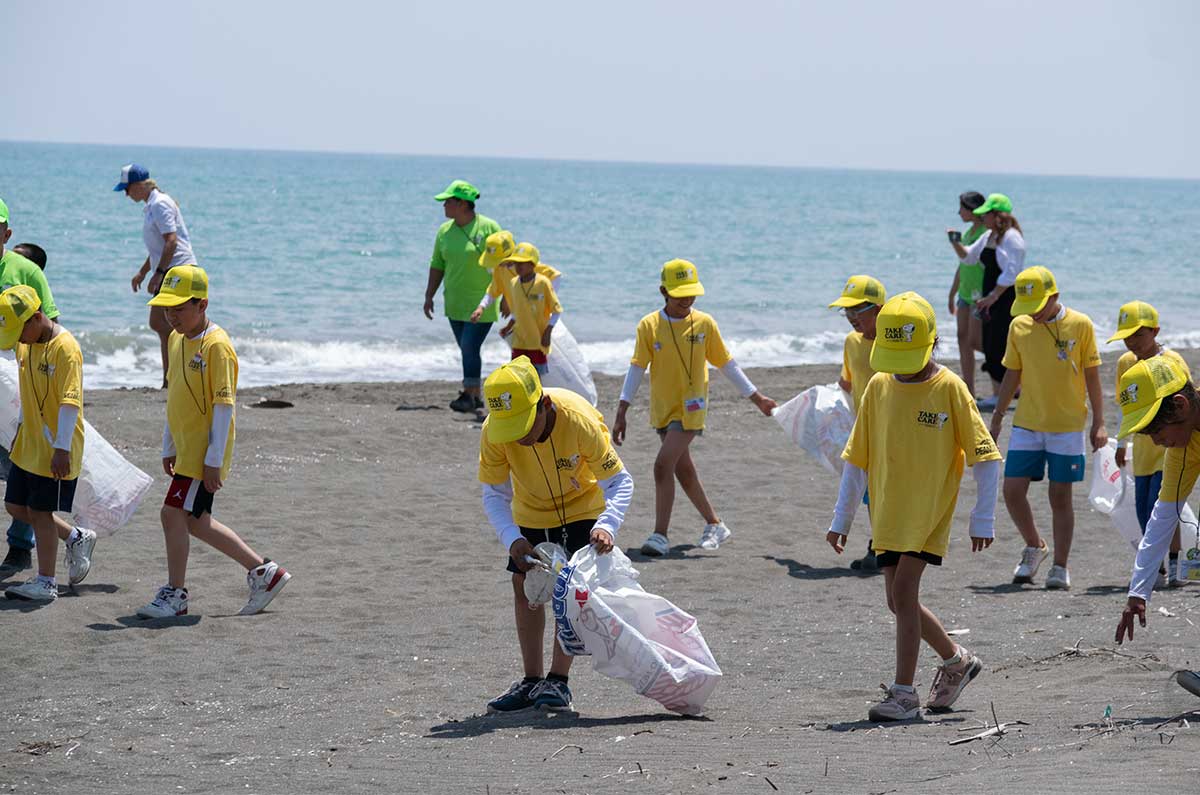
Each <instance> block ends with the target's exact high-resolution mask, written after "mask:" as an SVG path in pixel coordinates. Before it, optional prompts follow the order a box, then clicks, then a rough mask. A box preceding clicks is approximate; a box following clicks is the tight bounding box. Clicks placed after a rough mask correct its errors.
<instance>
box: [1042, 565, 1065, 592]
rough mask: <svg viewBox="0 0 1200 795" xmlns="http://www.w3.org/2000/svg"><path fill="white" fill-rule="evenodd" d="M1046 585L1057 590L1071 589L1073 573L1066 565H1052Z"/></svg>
mask: <svg viewBox="0 0 1200 795" xmlns="http://www.w3.org/2000/svg"><path fill="white" fill-rule="evenodd" d="M1046 587H1047V588H1049V589H1050V590H1055V591H1069V590H1071V573H1070V572H1069V571H1067V567H1066V566H1051V567H1050V573H1049V574H1047V575H1046Z"/></svg>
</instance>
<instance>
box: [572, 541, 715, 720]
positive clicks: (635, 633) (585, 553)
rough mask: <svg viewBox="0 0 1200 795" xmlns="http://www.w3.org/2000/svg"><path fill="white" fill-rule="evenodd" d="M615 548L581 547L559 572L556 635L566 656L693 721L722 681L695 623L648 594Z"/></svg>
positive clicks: (664, 600)
mask: <svg viewBox="0 0 1200 795" xmlns="http://www.w3.org/2000/svg"><path fill="white" fill-rule="evenodd" d="M637 576H638V575H637V571H636V570H635V569H634V568H633V564H632V563H630V561H629V558H628V557H626V556H625V553H623V552H621V550H619V549H613V551H612V552H610V553H609V554H607V555H597V554H596V551H595V549H594V548H593V547H591V546H590V545H589V546H586V547H584V548H583V549H581V550H579V551H578V552H576V553H575V554H574V556H572V558H571V561H570V563H569V564H568V565H567V566H566V567H565V568H563V570H562V571H561V572H559V575H558V580H557V581H556V583H555V587H554V597H553V600H552V602H553V605H554V621H555V633H556V635H557V638H558V643H559V646H561V647H562V650H563V651H564V652H566V653H567V654H570V655H574V656H581V655H590V656H591V657H592V663H593V667H594V668H595V669H596V670H597V671H598V672H600V673H602V674H604V675H605V676H611V677H613V678H614V679H620V680H621V681H623V682H628V683H629V684H630V685H631V686H632V687H633V689H634V690H635V691H636V692H637V693H639V694H641V695H643V696H646V697H647V698H652V699H654V700H655V701H657V702H659V703H660V704H662V705H663V706H664V707H666V708H667V709H669V710H671V711H672V712H679V713H681V714H684V715H699V714H701V713H702V711H703V709H704V703H705V702H706V701H707V700H708V697H709V696H710V695H711V694H712V691H713V688H715V687H716V686H717V682H718V680H719V679H720V677H721V669H720V667H719V666H718V665H717V661H716V660H715V659H713V655H712V652H711V651H709V649H708V644H706V643H705V642H704V636H703V635H701V634H700V627H699V626H698V625H697V624H696V619H694V618H693V617H692V616H690V615H688V614H687V613H685V612H684V611H682V610H680V609H679V608H678V607H676V606H675V605H673V604H671V603H670V602H669V601H667V600H666V599H664V598H662V597H661V596H656V595H654V594H652V593H647V592H646V591H645V590H643V589H642V586H641V585H639V584H638V581H637Z"/></svg>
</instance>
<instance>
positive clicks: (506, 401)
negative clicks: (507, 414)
mask: <svg viewBox="0 0 1200 795" xmlns="http://www.w3.org/2000/svg"><path fill="white" fill-rule="evenodd" d="M488 408H489V409H491V410H492V411H512V392H501V393H500V394H499V395H497V396H496V397H490V398H488Z"/></svg>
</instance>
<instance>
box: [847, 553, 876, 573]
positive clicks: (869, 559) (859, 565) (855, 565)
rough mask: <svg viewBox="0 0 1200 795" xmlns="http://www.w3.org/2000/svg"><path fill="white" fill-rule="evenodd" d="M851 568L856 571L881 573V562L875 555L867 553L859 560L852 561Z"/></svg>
mask: <svg viewBox="0 0 1200 795" xmlns="http://www.w3.org/2000/svg"><path fill="white" fill-rule="evenodd" d="M850 568H852V569H854V570H855V571H879V560H878V559H877V558H876V557H875V553H874V552H871V551H869V550H868V551H867V554H865V555H863V556H862V557H861V558H859V559H858V560H852V561H850Z"/></svg>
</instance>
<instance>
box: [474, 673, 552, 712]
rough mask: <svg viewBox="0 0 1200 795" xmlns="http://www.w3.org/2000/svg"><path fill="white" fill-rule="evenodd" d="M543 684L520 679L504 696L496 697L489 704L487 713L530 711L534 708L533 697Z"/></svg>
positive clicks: (537, 680)
mask: <svg viewBox="0 0 1200 795" xmlns="http://www.w3.org/2000/svg"><path fill="white" fill-rule="evenodd" d="M541 684H542V680H541V679H534V680H533V681H530V680H527V679H520V680H518V681H516V682H513V683H512V685H511V686H510V687H509V688H508V690H507V691H506V692H505V693H504V694H503V695H499V696H496V697H495V698H493V699H492V700H491V701H489V702H488V705H487V711H488V712H489V713H495V712H520V711H521V710H523V709H529V708H530V707H532V706H533V697H534V695H535V694H536V693H537V691H538V689H539V688H540V687H541Z"/></svg>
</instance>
